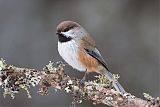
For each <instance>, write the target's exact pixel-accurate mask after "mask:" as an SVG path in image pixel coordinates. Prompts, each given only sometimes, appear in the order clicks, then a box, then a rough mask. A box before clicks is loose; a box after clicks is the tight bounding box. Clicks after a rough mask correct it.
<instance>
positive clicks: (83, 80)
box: [80, 69, 87, 84]
mask: <svg viewBox="0 0 160 107" xmlns="http://www.w3.org/2000/svg"><path fill="white" fill-rule="evenodd" d="M86 76H87V69H86V71H85V74H84V76H83V78H82V79H81V81H80V82H81V84H83V83H84V82H85V80H86Z"/></svg>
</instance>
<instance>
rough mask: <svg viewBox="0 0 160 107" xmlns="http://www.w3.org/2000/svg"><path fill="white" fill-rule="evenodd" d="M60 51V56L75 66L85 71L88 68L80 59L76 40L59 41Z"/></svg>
mask: <svg viewBox="0 0 160 107" xmlns="http://www.w3.org/2000/svg"><path fill="white" fill-rule="evenodd" d="M58 52H59V54H60V56H61V57H62V58H63V59H64V60H65V61H66V62H67V63H68V64H69V65H70V66H72V67H73V68H75V69H77V70H79V71H85V70H86V68H85V67H84V66H83V65H82V64H81V62H79V60H78V44H77V43H76V42H75V41H74V40H71V41H68V42H63V43H61V42H58Z"/></svg>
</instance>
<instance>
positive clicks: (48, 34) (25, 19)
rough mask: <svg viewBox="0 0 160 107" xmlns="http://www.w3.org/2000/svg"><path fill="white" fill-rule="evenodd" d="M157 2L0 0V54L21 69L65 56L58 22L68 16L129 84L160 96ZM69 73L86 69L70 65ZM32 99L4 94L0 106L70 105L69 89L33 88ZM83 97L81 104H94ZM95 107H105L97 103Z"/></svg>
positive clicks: (135, 89) (130, 88) (138, 90)
mask: <svg viewBox="0 0 160 107" xmlns="http://www.w3.org/2000/svg"><path fill="white" fill-rule="evenodd" d="M158 5H159V1H158V0H0V57H2V58H4V59H5V60H7V63H9V64H13V65H15V66H18V67H27V68H36V69H42V68H43V67H44V66H45V65H46V64H48V61H50V60H51V61H59V60H62V59H61V58H60V56H59V54H58V51H57V36H56V34H55V33H56V26H57V25H58V24H59V23H60V22H61V21H63V20H73V21H76V22H78V23H80V24H81V25H82V26H83V27H84V28H85V29H86V30H87V31H88V32H89V33H90V34H91V35H92V36H93V37H94V39H95V40H96V43H97V47H98V49H99V50H100V51H101V53H102V55H103V57H104V59H106V60H107V62H108V64H109V68H110V69H111V71H112V73H114V74H119V75H120V76H121V78H120V80H119V81H120V83H121V84H122V85H123V86H124V88H125V89H126V90H127V91H128V92H130V93H132V94H134V95H136V96H138V97H141V98H143V96H142V93H143V92H146V93H149V94H150V95H152V96H160V80H159V77H160V74H159V72H160V67H159V65H160V62H159V60H160V57H159V54H160V51H159V45H160V44H159V34H158V32H159V30H160V29H159V28H158V22H159V19H158V13H159V11H158ZM66 73H67V74H69V75H71V76H75V77H78V78H81V77H82V76H83V74H82V73H79V72H78V71H76V70H72V68H71V67H69V66H67V67H66ZM30 91H31V95H32V99H28V98H27V94H26V92H25V91H20V94H17V95H16V98H15V99H14V100H11V98H10V97H7V98H5V99H4V98H3V94H2V92H3V90H2V89H1V88H0V107H22V106H23V107H69V106H70V104H71V101H72V97H71V96H70V95H69V94H66V93H65V92H61V91H58V92H54V91H53V89H50V95H49V96H41V95H39V94H38V93H37V91H38V87H37V88H30ZM92 106H94V105H92V102H91V101H89V102H87V101H84V102H83V103H82V104H79V105H77V106H76V107H92ZM94 107H104V106H103V105H96V106H94Z"/></svg>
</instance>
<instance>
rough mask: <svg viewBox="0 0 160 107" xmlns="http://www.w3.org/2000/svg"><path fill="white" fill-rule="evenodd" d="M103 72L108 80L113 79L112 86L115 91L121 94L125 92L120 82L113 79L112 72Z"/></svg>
mask: <svg viewBox="0 0 160 107" xmlns="http://www.w3.org/2000/svg"><path fill="white" fill-rule="evenodd" d="M103 74H104V75H105V76H106V77H107V79H108V80H109V81H113V86H114V88H115V90H116V91H118V92H120V93H121V94H124V93H126V91H125V90H124V89H123V87H122V86H121V84H120V83H119V82H118V81H114V80H113V79H114V78H113V75H112V73H110V72H109V71H105V72H103Z"/></svg>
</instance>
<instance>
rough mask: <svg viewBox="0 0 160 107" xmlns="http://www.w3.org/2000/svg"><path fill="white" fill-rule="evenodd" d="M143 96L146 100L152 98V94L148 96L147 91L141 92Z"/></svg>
mask: <svg viewBox="0 0 160 107" xmlns="http://www.w3.org/2000/svg"><path fill="white" fill-rule="evenodd" d="M143 96H144V98H146V99H147V100H148V101H151V100H154V98H153V97H152V96H150V95H149V94H147V93H143Z"/></svg>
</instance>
